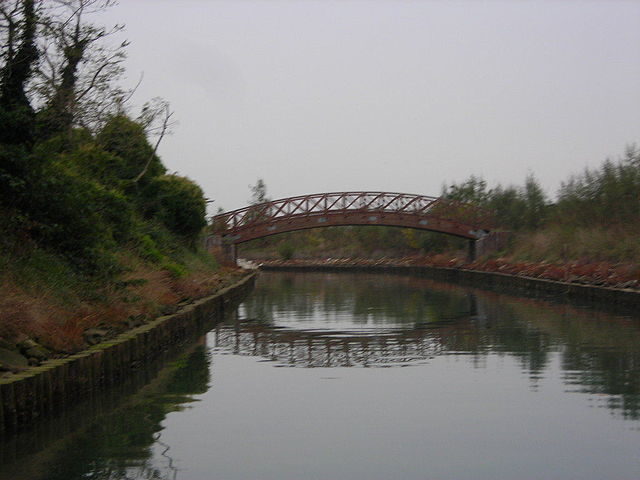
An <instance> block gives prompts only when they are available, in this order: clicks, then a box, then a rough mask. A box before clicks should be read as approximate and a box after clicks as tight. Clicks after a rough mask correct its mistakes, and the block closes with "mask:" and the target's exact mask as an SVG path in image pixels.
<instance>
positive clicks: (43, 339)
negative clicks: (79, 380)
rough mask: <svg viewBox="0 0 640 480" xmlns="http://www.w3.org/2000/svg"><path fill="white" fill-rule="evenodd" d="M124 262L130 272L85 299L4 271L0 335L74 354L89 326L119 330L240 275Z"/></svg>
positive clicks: (231, 271) (0, 283) (131, 260)
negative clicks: (175, 272)
mask: <svg viewBox="0 0 640 480" xmlns="http://www.w3.org/2000/svg"><path fill="white" fill-rule="evenodd" d="M126 260H127V262H128V266H129V273H128V274H126V275H125V276H123V278H121V279H119V280H120V281H121V282H120V283H119V284H109V285H107V286H103V287H102V288H100V289H99V291H97V292H96V291H94V292H93V293H94V295H92V297H93V298H90V299H87V298H81V296H80V295H78V294H74V293H70V292H68V290H69V289H71V290H73V289H74V288H76V289H77V285H74V284H73V282H71V283H70V284H69V285H67V286H65V287H61V286H60V285H59V284H56V283H55V282H53V283H52V282H47V281H43V282H35V283H33V282H31V283H30V284H28V285H21V284H20V283H19V282H18V281H17V280H16V278H14V277H13V276H12V275H10V274H8V272H6V271H5V272H4V275H3V278H0V286H1V287H2V292H3V295H2V297H0V338H3V339H5V340H7V341H9V342H13V343H17V342H19V341H20V340H21V339H24V338H27V337H28V338H32V339H34V340H36V341H37V342H38V343H40V344H42V345H44V346H46V347H47V348H49V349H50V350H52V351H54V352H59V353H70V352H75V351H78V350H81V349H83V348H85V347H86V343H85V340H84V338H83V333H84V332H85V330H86V329H88V328H93V327H100V328H102V329H107V330H108V331H110V332H112V333H113V334H115V333H118V332H120V331H123V330H125V329H127V328H129V327H130V322H129V319H130V318H131V317H137V318H146V319H149V318H153V317H155V316H157V315H158V314H160V313H163V312H166V311H170V310H171V309H173V308H175V305H176V304H178V303H180V302H183V301H186V300H189V299H196V298H200V297H203V296H206V295H208V294H211V293H212V292H213V291H215V290H217V289H219V288H221V287H223V286H224V285H227V284H229V283H232V282H233V281H235V279H237V278H238V276H239V275H240V272H239V271H238V270H237V269H220V270H218V271H215V272H214V271H212V269H211V268H210V267H208V266H207V265H200V266H199V267H198V268H194V271H193V272H192V273H190V274H188V275H186V276H184V277H183V278H174V277H173V276H172V275H171V274H170V273H169V272H167V271H164V270H158V269H157V267H154V266H150V265H148V264H144V263H143V262H141V261H139V260H137V259H135V258H133V257H132V258H128V259H126ZM61 291H64V294H61Z"/></svg>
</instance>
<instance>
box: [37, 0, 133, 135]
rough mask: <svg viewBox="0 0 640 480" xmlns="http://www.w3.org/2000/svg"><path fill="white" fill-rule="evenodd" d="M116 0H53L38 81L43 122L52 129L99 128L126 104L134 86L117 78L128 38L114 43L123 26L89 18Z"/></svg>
mask: <svg viewBox="0 0 640 480" xmlns="http://www.w3.org/2000/svg"><path fill="white" fill-rule="evenodd" d="M114 4H115V1H114V0H53V1H52V2H50V3H48V10H47V12H46V13H47V14H46V17H45V20H44V21H43V22H42V29H43V36H42V48H41V49H42V62H41V65H40V68H39V72H38V74H39V75H38V80H37V82H36V85H35V91H36V93H37V95H39V96H40V98H42V100H43V103H44V107H45V108H44V112H45V113H44V115H43V123H44V128H45V130H47V131H48V132H49V133H56V132H62V131H65V130H69V129H70V128H71V127H72V126H76V125H79V126H83V127H86V128H89V129H91V130H95V129H97V128H98V127H99V126H100V125H101V124H102V122H103V121H104V119H105V118H106V117H107V116H109V115H111V114H114V113H117V112H119V111H121V110H122V108H123V106H122V104H123V102H124V101H125V99H126V98H127V97H129V96H130V92H127V91H125V90H123V89H122V88H121V87H120V86H118V85H117V84H116V80H117V79H118V78H119V77H121V75H122V73H123V72H124V67H123V62H124V60H125V58H126V53H125V49H126V47H127V46H128V44H129V43H128V42H127V41H126V40H125V41H121V42H116V43H115V44H110V38H111V37H113V36H114V35H116V34H118V33H120V32H121V31H122V30H123V29H124V26H123V25H120V24H116V25H114V26H112V27H110V28H107V27H102V26H98V25H96V24H93V23H91V22H90V19H91V16H92V15H94V14H96V13H99V12H101V11H103V10H105V9H106V8H109V7H111V6H113V5H114Z"/></svg>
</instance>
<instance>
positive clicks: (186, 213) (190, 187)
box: [145, 175, 206, 245]
mask: <svg viewBox="0 0 640 480" xmlns="http://www.w3.org/2000/svg"><path fill="white" fill-rule="evenodd" d="M145 200H146V203H147V208H146V212H145V216H147V217H148V218H149V217H155V218H157V219H158V220H159V221H161V222H162V223H163V224H164V225H165V226H166V227H167V228H168V229H169V230H170V231H171V232H173V233H175V234H177V235H179V236H181V237H182V238H184V239H186V240H187V241H188V242H189V243H190V244H192V245H194V244H195V241H196V239H197V238H198V236H199V234H200V232H201V231H202V229H203V228H204V226H205V225H206V218H205V214H206V201H205V199H204V194H203V193H202V189H201V188H200V187H199V186H198V185H196V184H195V183H194V182H192V181H191V180H189V179H188V178H185V177H180V176H178V175H163V176H161V177H157V178H155V179H153V181H152V182H151V184H150V185H149V187H148V189H147V190H146V192H145Z"/></svg>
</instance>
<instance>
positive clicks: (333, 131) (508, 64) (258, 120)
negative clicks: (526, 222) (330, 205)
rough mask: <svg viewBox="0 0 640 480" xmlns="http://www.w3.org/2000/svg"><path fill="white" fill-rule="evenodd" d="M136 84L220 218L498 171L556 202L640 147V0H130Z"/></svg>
mask: <svg viewBox="0 0 640 480" xmlns="http://www.w3.org/2000/svg"><path fill="white" fill-rule="evenodd" d="M101 20H102V21H104V22H105V23H110V22H115V21H117V22H121V23H125V24H126V37H127V38H128V39H129V40H130V41H131V45H130V47H129V49H128V54H129V58H128V61H127V70H128V75H129V80H128V85H133V84H135V82H136V80H137V78H138V76H139V75H140V74H141V73H142V72H144V81H143V83H142V85H141V86H140V88H139V90H138V92H137V96H136V100H137V101H138V102H140V103H141V102H143V101H144V100H146V99H149V98H152V97H155V96H161V97H163V98H165V99H166V100H168V101H169V102H170V103H171V106H172V108H173V110H174V111H175V116H176V118H177V119H178V121H179V125H177V127H176V128H175V132H174V134H173V135H172V136H171V137H168V138H166V139H165V140H164V141H163V143H162V145H161V148H160V154H161V156H162V159H163V161H164V162H165V164H166V165H167V166H168V168H169V169H170V170H171V171H177V172H178V173H180V174H181V175H185V176H188V177H190V178H191V179H193V180H195V181H197V182H198V183H199V184H200V185H201V186H202V188H203V189H204V191H205V194H206V195H207V196H208V197H209V198H211V199H214V200H215V203H214V204H213V209H214V210H215V209H217V208H218V207H223V208H224V209H225V210H231V209H234V208H239V207H242V206H244V205H245V204H246V202H247V200H248V198H249V197H250V193H249V189H248V185H249V184H254V183H255V182H256V180H257V179H258V178H263V179H264V181H265V182H266V184H267V187H268V193H269V195H270V196H271V197H272V198H281V197H287V196H292V195H298V194H304V193H318V192H329V191H343V190H384V191H397V192H406V193H421V194H426V195H437V194H439V193H440V190H441V187H442V185H443V184H444V183H451V182H460V181H463V180H465V179H466V178H467V177H469V175H471V174H475V175H481V176H483V177H484V178H485V179H486V180H487V181H488V182H489V183H490V185H495V184H496V183H502V184H503V185H507V184H522V183H523V180H524V178H525V176H526V175H527V173H528V172H532V173H534V174H535V175H536V177H537V178H538V179H539V180H540V182H541V184H542V186H543V187H544V188H545V190H546V191H547V192H548V193H549V194H551V195H553V194H555V192H556V190H557V188H558V187H559V185H560V182H561V181H562V180H566V179H567V178H568V176H569V175H570V174H571V173H579V172H580V171H582V170H583V169H584V167H586V166H591V167H597V166H598V165H599V164H600V163H601V162H602V161H603V160H604V159H605V158H607V157H612V158H616V157H618V156H620V155H622V154H623V152H624V148H625V146H626V145H629V144H631V143H635V142H638V143H640V1H626V2H617V1H612V0H607V1H562V0H556V1H551V0H549V1H533V0H532V1H526V0H512V1H502V2H497V1H495V2H491V1H480V0H475V1H466V2H462V1H461V2H456V1H444V0H442V1H409V0H407V1H402V0H377V1H376V0H370V1H351V0H334V1H332V0H322V1H305V0H288V1H287V0H283V1H275V0H230V1H223V0H199V1H198V0H192V1H183V0H120V5H119V6H117V7H115V8H112V9H111V10H110V11H109V12H108V13H107V14H103V15H102V18H101Z"/></svg>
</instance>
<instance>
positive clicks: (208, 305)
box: [0, 273, 255, 433]
mask: <svg viewBox="0 0 640 480" xmlns="http://www.w3.org/2000/svg"><path fill="white" fill-rule="evenodd" d="M254 280H255V273H253V274H250V275H248V276H246V277H244V278H243V279H242V280H240V281H239V282H237V283H236V284H234V285H231V286H230V287H227V288H225V289H223V290H221V291H220V292H218V293H217V294H215V295H213V296H211V297H207V298H203V299H201V300H198V301H196V302H194V303H193V304H190V305H187V306H186V307H184V308H183V309H182V310H180V311H179V312H177V313H175V314H173V315H167V316H163V317H159V318H157V319H155V320H153V321H152V322H149V323H147V324H145V325H143V326H140V327H138V328H135V329H132V330H129V331H127V332H125V333H123V334H121V335H119V336H118V337H116V338H114V339H113V340H110V341H108V342H104V343H101V344H98V345H94V346H92V347H90V348H89V349H87V350H85V351H83V352H80V353H77V354H75V355H71V356H69V357H66V358H64V359H59V360H50V361H47V362H45V363H43V364H42V365H40V366H38V367H34V368H31V369H29V370H26V371H25V372H23V373H21V374H18V375H15V376H13V377H11V378H8V379H3V380H1V381H0V433H3V432H6V433H12V432H17V431H20V430H23V429H25V428H27V427H28V426H30V425H32V424H33V423H34V422H36V421H38V420H39V419H45V418H50V417H52V416H55V415H56V414H58V413H59V412H60V411H61V410H63V409H65V408H69V407H71V406H73V405H75V404H77V403H79V402H80V401H82V400H83V399H86V398H88V397H90V396H91V395H94V394H96V393H97V392H100V391H103V390H106V389H109V388H110V387H113V386H117V385H119V384H121V383H123V382H124V381H125V380H126V379H127V378H128V377H130V376H131V375H132V373H133V372H136V371H138V370H139V369H141V368H143V367H144V366H145V365H148V364H149V363H151V362H154V361H156V360H157V359H158V358H160V357H161V356H162V355H163V354H164V353H165V352H166V351H167V350H170V349H172V348H175V347H177V346H179V345H183V344H185V343H186V342H188V341H190V340H194V339H196V338H198V336H200V335H202V334H203V333H205V332H207V331H208V330H209V329H210V328H211V327H212V326H213V325H214V324H215V322H217V321H219V320H221V319H222V318H223V315H224V313H225V311H227V310H228V309H230V308H233V306H235V304H236V303H237V301H238V300H239V299H241V298H242V297H243V296H244V295H246V294H247V292H248V291H249V290H250V289H251V288H252V287H253V283H254Z"/></svg>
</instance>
